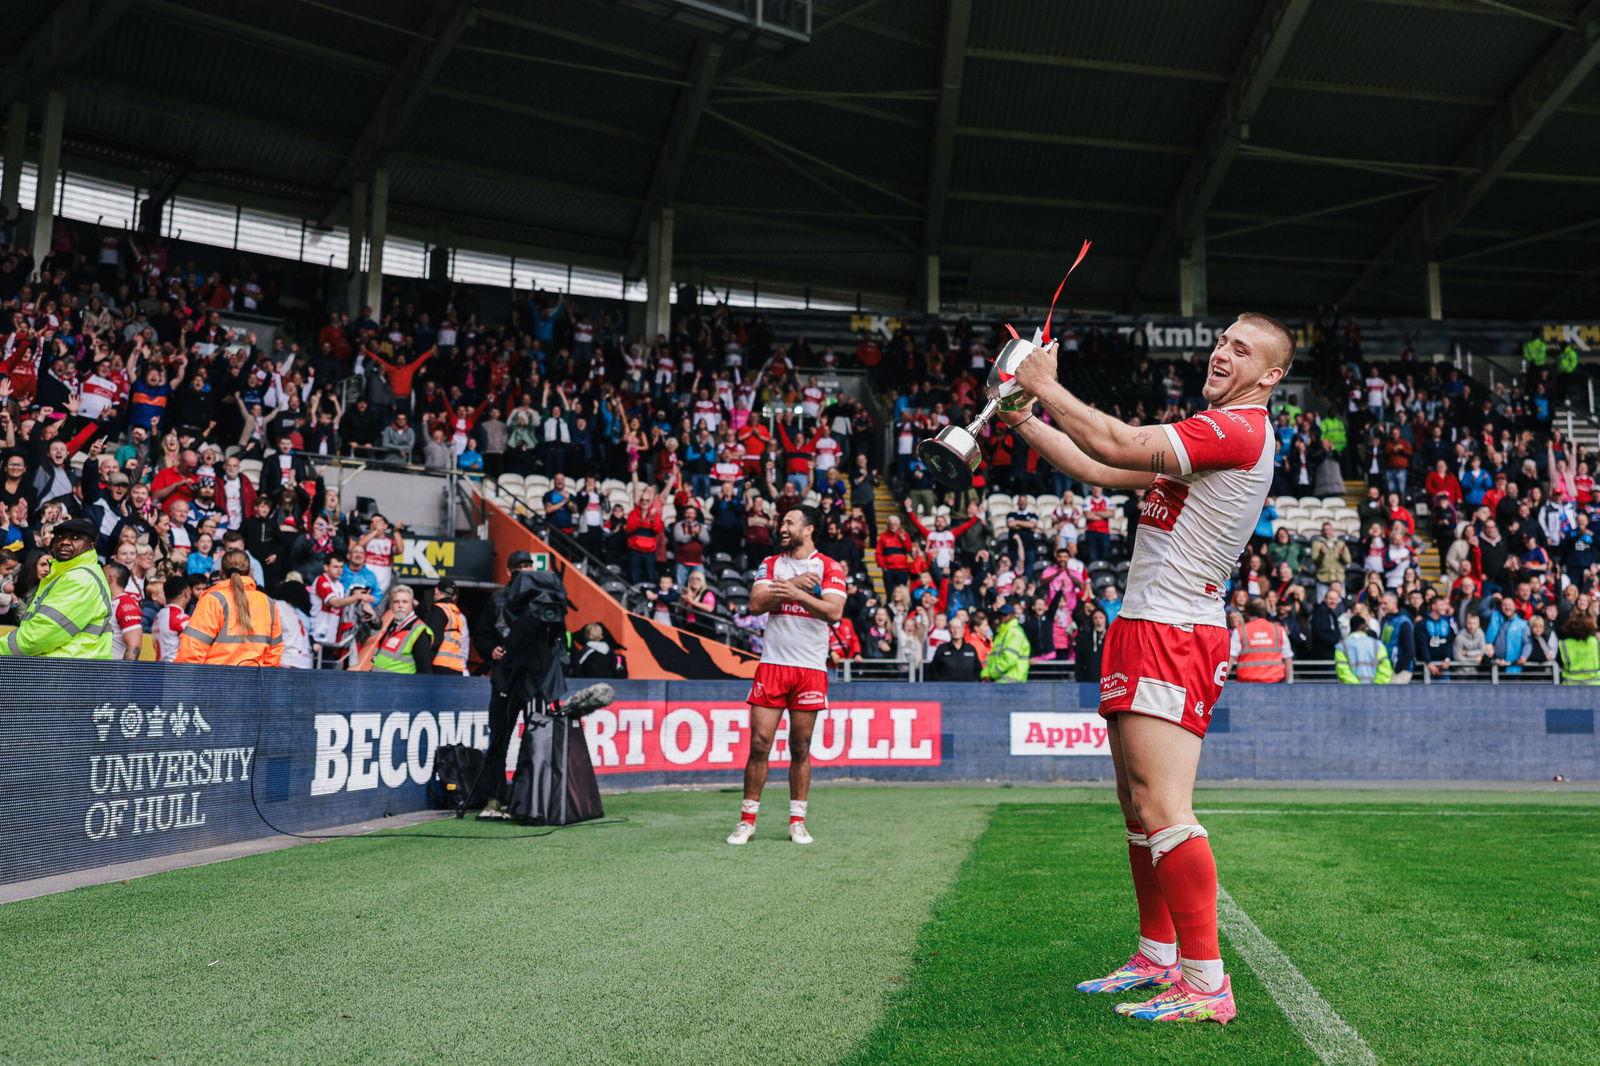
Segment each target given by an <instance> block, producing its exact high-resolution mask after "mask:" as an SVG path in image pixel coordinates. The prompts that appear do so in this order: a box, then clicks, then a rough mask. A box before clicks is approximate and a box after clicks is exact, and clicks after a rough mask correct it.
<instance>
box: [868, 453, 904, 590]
mask: <svg viewBox="0 0 1600 1066" xmlns="http://www.w3.org/2000/svg"><path fill="white" fill-rule="evenodd" d="M887 480H888V479H887V478H879V479H878V486H877V491H876V492H874V493H873V494H872V501H873V504H874V505H875V506H876V507H877V510H878V514H877V518H878V531H879V532H880V533H881V532H882V531H883V527H884V524H885V523H886V522H888V520H889V516H890V515H892V514H899V513H900V501H899V500H897V499H895V498H894V489H893V488H891V487H890V486H889V485H888V484H886V482H887ZM875 547H876V545H875V544H868V545H867V550H866V551H865V552H864V553H863V556H864V559H863V561H864V562H865V564H866V568H867V574H868V575H869V576H871V578H872V587H873V588H879V589H881V588H883V571H882V570H881V569H880V568H879V567H878V553H877V552H875V551H873V548H875Z"/></svg>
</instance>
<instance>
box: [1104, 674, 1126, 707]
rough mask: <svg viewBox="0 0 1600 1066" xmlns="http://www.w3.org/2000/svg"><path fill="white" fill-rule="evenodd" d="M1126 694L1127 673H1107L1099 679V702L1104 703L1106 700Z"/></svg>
mask: <svg viewBox="0 0 1600 1066" xmlns="http://www.w3.org/2000/svg"><path fill="white" fill-rule="evenodd" d="M1127 694H1128V675H1127V674H1121V673H1117V674H1107V675H1106V676H1105V677H1102V678H1101V679H1100V702H1101V703H1104V702H1105V701H1106V700H1114V699H1116V698H1117V697H1118V696H1126V695H1127Z"/></svg>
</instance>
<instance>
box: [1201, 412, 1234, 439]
mask: <svg viewBox="0 0 1600 1066" xmlns="http://www.w3.org/2000/svg"><path fill="white" fill-rule="evenodd" d="M1194 420H1195V421H1196V422H1204V423H1205V424H1206V425H1208V426H1210V427H1211V432H1213V433H1215V434H1216V435H1217V439H1218V440H1227V439H1228V434H1227V433H1225V432H1223V429H1222V427H1221V426H1219V425H1217V420H1216V419H1214V418H1212V417H1211V416H1210V415H1204V414H1202V415H1195V416H1194Z"/></svg>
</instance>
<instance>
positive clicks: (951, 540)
mask: <svg viewBox="0 0 1600 1066" xmlns="http://www.w3.org/2000/svg"><path fill="white" fill-rule="evenodd" d="M928 554H929V555H931V556H932V557H933V565H935V566H937V567H938V568H939V569H941V570H946V569H948V568H949V566H950V562H951V560H952V559H954V558H955V556H956V531H955V530H953V529H930V530H928Z"/></svg>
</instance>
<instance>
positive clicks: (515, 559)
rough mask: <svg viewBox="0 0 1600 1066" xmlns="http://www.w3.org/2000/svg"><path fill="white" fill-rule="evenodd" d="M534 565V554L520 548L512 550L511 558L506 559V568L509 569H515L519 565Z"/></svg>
mask: <svg viewBox="0 0 1600 1066" xmlns="http://www.w3.org/2000/svg"><path fill="white" fill-rule="evenodd" d="M532 565H533V555H532V554H531V553H529V552H525V551H523V550H522V549H520V548H519V549H517V550H516V551H514V552H512V553H511V556H510V558H508V559H506V569H507V570H515V569H516V568H517V567H519V566H532Z"/></svg>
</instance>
